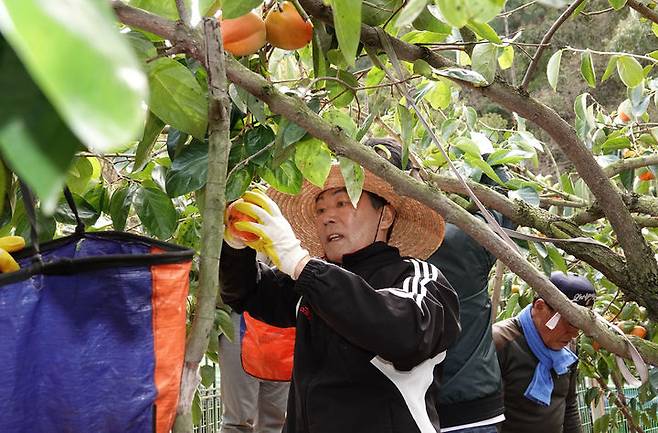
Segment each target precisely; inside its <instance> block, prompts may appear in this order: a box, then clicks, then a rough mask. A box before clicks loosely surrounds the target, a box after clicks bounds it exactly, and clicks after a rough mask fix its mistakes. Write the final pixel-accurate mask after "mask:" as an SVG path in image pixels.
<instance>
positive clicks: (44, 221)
mask: <svg viewBox="0 0 658 433" xmlns="http://www.w3.org/2000/svg"><path fill="white" fill-rule="evenodd" d="M36 217H37V239H38V241H39V242H45V241H49V240H51V239H52V238H53V236H55V230H56V228H57V223H56V222H55V218H53V217H46V216H44V214H43V213H42V212H41V210H40V209H39V210H37V215H36ZM11 224H12V225H13V226H14V227H15V233H14V234H15V235H16V236H21V237H23V238H24V239H26V240H27V239H30V242H29V243H32V242H31V239H32V238H31V236H32V234H31V230H30V229H31V226H30V222H29V220H28V218H27V215H26V214H25V207H24V206H23V201H22V200H21V201H19V202H18V203H17V204H16V209H15V210H14V215H13V217H12V220H11Z"/></svg>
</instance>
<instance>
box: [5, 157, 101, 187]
mask: <svg viewBox="0 0 658 433" xmlns="http://www.w3.org/2000/svg"><path fill="white" fill-rule="evenodd" d="M3 170H4V167H3ZM93 174H94V166H93V165H92V164H91V161H90V160H89V158H75V159H74V160H73V164H71V168H70V169H69V172H68V176H67V177H66V186H68V187H69V189H70V190H71V191H72V192H74V193H76V194H82V193H84V192H85V191H86V190H87V185H89V181H90V180H91V177H92V175H93Z"/></svg>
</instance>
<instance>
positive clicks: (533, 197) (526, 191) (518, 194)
mask: <svg viewBox="0 0 658 433" xmlns="http://www.w3.org/2000/svg"><path fill="white" fill-rule="evenodd" d="M507 196H508V197H509V198H510V199H512V200H514V199H519V200H523V201H524V202H526V203H528V204H530V205H532V206H539V194H538V193H537V191H536V190H535V189H534V188H532V187H529V186H524V187H522V188H519V189H517V190H515V191H509V192H508V193H507Z"/></svg>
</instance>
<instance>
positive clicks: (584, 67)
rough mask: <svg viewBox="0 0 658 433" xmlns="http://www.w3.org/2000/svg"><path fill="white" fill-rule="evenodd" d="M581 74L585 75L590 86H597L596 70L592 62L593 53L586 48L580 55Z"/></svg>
mask: <svg viewBox="0 0 658 433" xmlns="http://www.w3.org/2000/svg"><path fill="white" fill-rule="evenodd" d="M580 74H581V75H582V76H583V78H584V79H585V81H586V82H587V85H588V86H589V87H592V88H594V87H596V72H595V71H594V63H593V62H592V53H591V52H590V51H589V50H586V51H585V52H584V53H582V55H581V56H580Z"/></svg>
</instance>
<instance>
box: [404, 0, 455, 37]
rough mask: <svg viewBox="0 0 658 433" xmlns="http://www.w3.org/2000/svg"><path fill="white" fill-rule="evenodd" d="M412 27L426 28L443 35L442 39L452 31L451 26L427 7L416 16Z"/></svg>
mask: <svg viewBox="0 0 658 433" xmlns="http://www.w3.org/2000/svg"><path fill="white" fill-rule="evenodd" d="M432 7H433V8H434V6H432ZM413 27H414V28H415V29H416V30H426V31H428V32H432V33H435V34H437V33H438V34H442V35H444V37H443V39H445V38H447V37H448V36H449V35H450V33H451V32H452V27H450V26H449V25H448V24H446V23H444V22H443V21H440V20H439V19H438V18H437V17H436V16H434V14H433V13H432V12H430V10H429V8H427V7H426V8H425V9H423V11H422V12H421V13H420V15H418V17H416V19H415V20H414V22H413Z"/></svg>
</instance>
